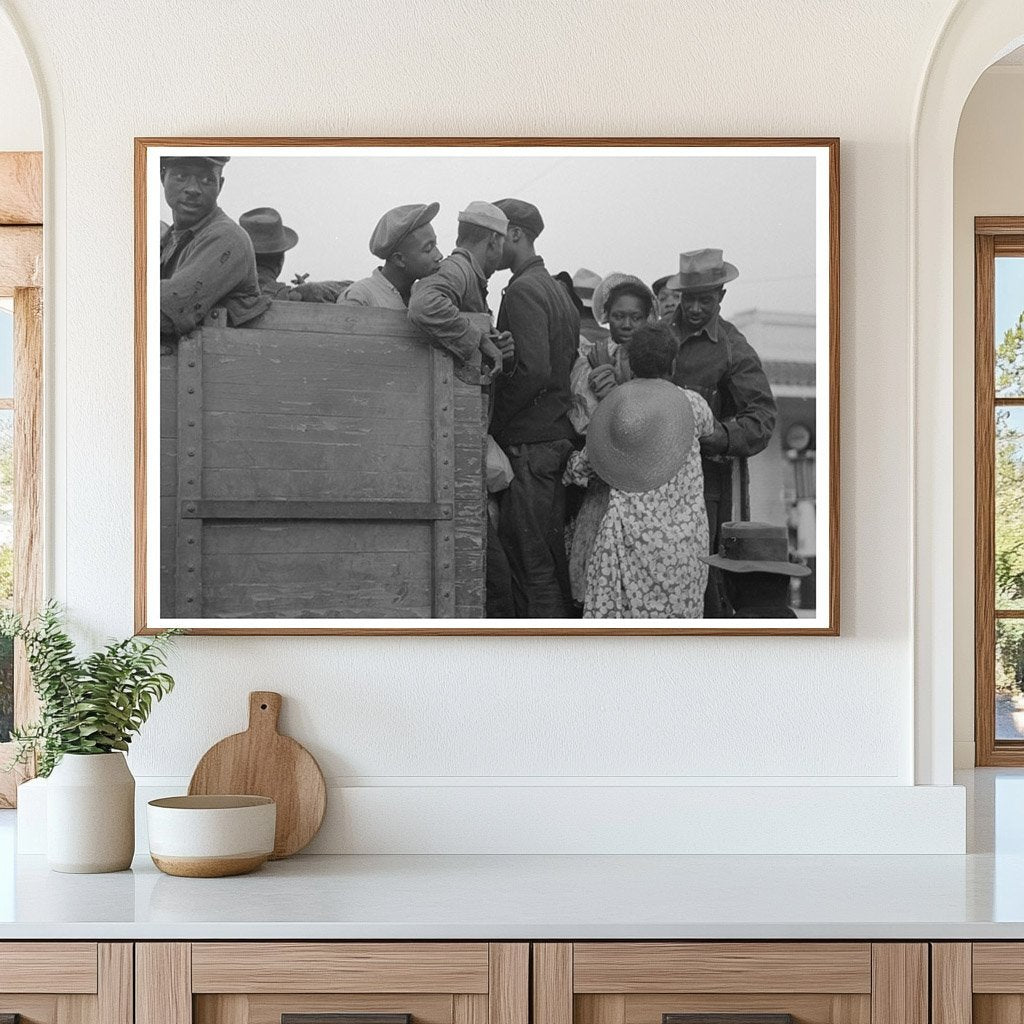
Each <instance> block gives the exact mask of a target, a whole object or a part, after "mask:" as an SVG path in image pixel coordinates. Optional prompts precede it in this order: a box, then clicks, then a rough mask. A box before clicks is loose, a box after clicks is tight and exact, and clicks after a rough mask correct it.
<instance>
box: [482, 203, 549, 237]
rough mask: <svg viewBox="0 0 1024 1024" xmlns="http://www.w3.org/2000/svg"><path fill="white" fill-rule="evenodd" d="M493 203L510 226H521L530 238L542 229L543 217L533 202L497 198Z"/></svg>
mask: <svg viewBox="0 0 1024 1024" xmlns="http://www.w3.org/2000/svg"><path fill="white" fill-rule="evenodd" d="M494 205H495V206H496V207H497V208H498V209H499V210H501V212H502V213H503V214H505V216H506V217H508V226H509V227H510V228H511V227H517V228H522V229H523V230H524V231H525V232H526V233H527V234H528V235H529V236H530V237H531V238H536V237H537V236H538V235H539V234H540V233H541V232H542V231H543V230H544V218H543V217H542V216H541V215H540V210H538V209H537V207H536V206H534V205H533V203H528V202H526V201H525V200H523V199H499V200H498V201H497V202H496V203H495V204H494Z"/></svg>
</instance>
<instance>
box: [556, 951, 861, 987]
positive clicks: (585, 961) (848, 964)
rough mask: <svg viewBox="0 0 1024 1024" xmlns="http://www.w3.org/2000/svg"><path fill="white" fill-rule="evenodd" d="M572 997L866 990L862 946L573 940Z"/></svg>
mask: <svg viewBox="0 0 1024 1024" xmlns="http://www.w3.org/2000/svg"><path fill="white" fill-rule="evenodd" d="M573 988H574V990H575V991H576V992H595V993H596V992H609V993H610V992H616V993H619V992H622V993H640V992H754V993H761V992H766V993H767V992H828V993H847V992H870V991H871V947H870V945H869V944H867V943H863V942H861V943H857V942H851V943H837V942H816V943H810V942H808V943H791V942H736V943H722V942H628V943H622V942H609V943H587V942H584V943H580V942H578V943H576V944H575V947H574V951H573Z"/></svg>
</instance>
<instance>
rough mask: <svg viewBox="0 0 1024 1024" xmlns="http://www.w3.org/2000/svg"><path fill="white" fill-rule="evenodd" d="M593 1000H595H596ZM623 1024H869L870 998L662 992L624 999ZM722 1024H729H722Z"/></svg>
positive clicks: (820, 994) (802, 994)
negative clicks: (741, 1022) (676, 1023)
mask: <svg viewBox="0 0 1024 1024" xmlns="http://www.w3.org/2000/svg"><path fill="white" fill-rule="evenodd" d="M595 998H596V997H595ZM602 998H604V997H602ZM625 1004H626V1005H625V1018H624V1022H623V1024H651V1022H656V1024H662V1016H663V1015H664V1014H676V1013H684V1014H696V1015H698V1016H699V1015H703V1016H705V1017H717V1016H718V1015H721V1014H728V1015H732V1014H738V1015H742V1016H749V1017H754V1018H756V1017H759V1016H761V1017H763V1015H771V1016H774V1017H784V1016H786V1015H792V1016H793V1018H795V1020H796V1021H798V1022H799V1024H870V1020H871V996H870V995H868V994H866V993H865V994H862V995H841V996H836V995H831V994H829V993H806V992H785V993H763V992H759V993H741V994H735V993H718V994H709V993H706V992H699V993H694V992H661V993H649V994H643V995H630V996H626V997H625ZM722 1024H729V1022H727V1021H724V1020H723V1021H722Z"/></svg>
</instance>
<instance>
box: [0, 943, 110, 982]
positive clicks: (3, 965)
mask: <svg viewBox="0 0 1024 1024" xmlns="http://www.w3.org/2000/svg"><path fill="white" fill-rule="evenodd" d="M2 950H3V955H2V956H0V992H60V993H67V994H70V995H82V994H90V995H91V994H94V993H95V992H96V984H97V976H96V975H97V953H96V943H95V942H5V943H4V944H3V947H2Z"/></svg>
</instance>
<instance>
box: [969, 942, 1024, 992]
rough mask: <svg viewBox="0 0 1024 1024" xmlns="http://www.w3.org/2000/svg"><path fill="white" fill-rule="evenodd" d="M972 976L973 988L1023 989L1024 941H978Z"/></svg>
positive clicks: (985, 989) (996, 989)
mask: <svg viewBox="0 0 1024 1024" xmlns="http://www.w3.org/2000/svg"><path fill="white" fill-rule="evenodd" d="M972 977H973V982H972V989H973V991H974V992H1011V993H1024V943H1020V942H975V943H974V948H973V954H972Z"/></svg>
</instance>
